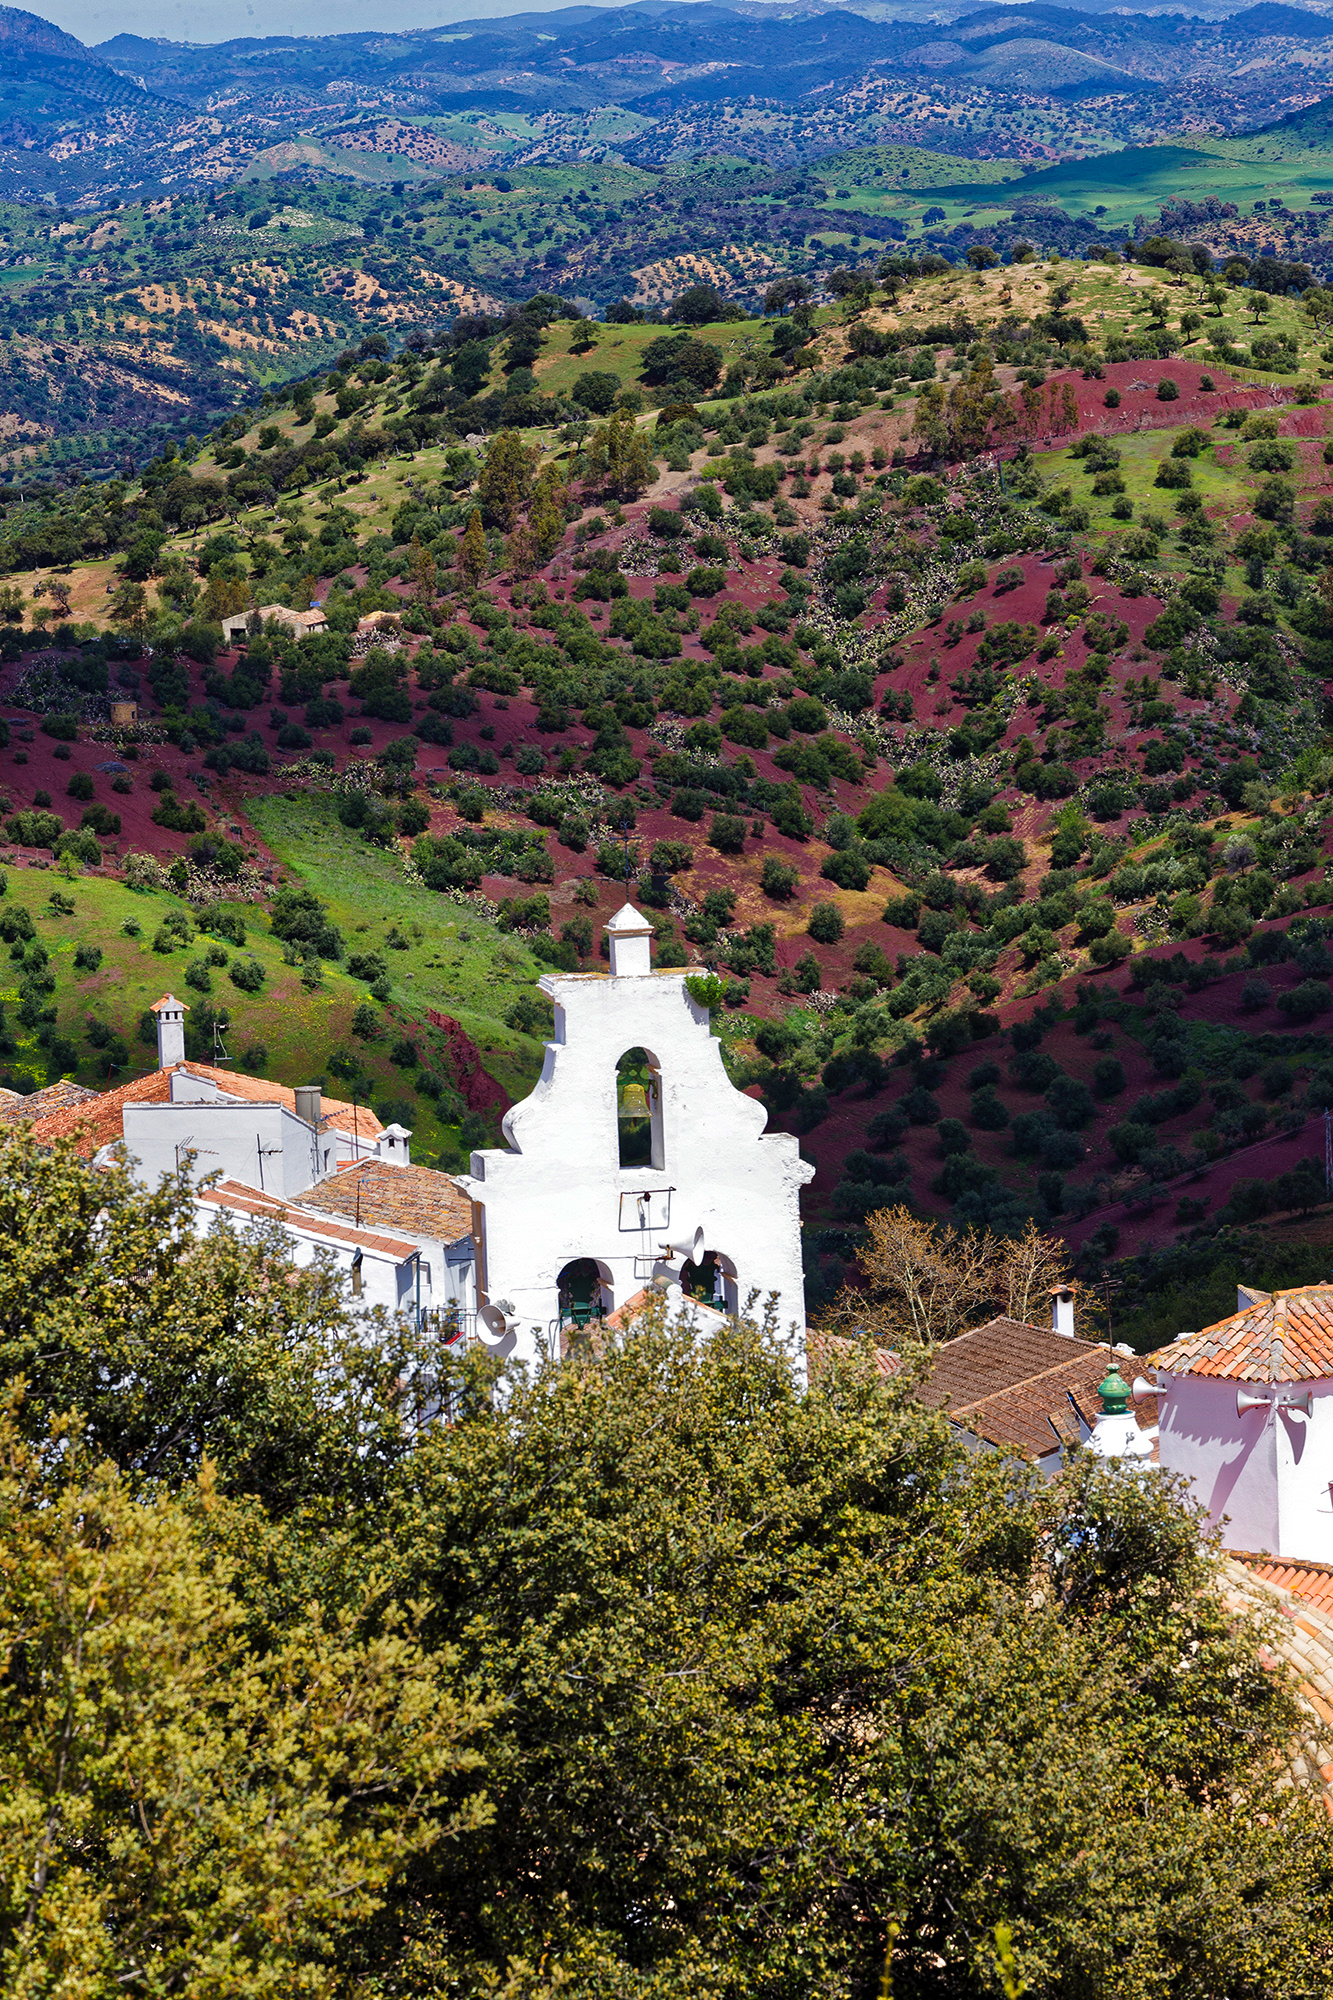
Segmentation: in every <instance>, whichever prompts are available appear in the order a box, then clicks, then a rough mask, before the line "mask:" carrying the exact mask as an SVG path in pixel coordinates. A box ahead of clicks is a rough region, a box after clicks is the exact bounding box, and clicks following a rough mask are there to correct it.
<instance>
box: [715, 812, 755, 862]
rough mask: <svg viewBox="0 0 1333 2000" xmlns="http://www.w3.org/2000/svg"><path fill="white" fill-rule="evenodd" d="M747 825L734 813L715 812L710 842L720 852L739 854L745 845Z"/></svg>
mask: <svg viewBox="0 0 1333 2000" xmlns="http://www.w3.org/2000/svg"><path fill="white" fill-rule="evenodd" d="M745 834H746V825H745V821H744V820H743V819H739V818H738V817H737V816H736V815H735V814H734V813H714V814H713V823H712V825H711V826H710V827H709V829H708V844H709V846H710V847H715V848H716V849H717V851H718V853H719V854H739V853H741V851H742V850H743V848H744V846H745Z"/></svg>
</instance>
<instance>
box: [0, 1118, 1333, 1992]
mask: <svg viewBox="0 0 1333 2000" xmlns="http://www.w3.org/2000/svg"><path fill="white" fill-rule="evenodd" d="M0 1230H3V1233H4V1241H5V1251H6V1256H5V1260H4V1264H3V1265H2V1266H0V1372H2V1373H3V1374H4V1375H5V1376H7V1377H8V1378H9V1381H10V1385H11V1386H10V1389H9V1391H8V1400H7V1402H6V1403H4V1404H3V1405H0V1411H2V1412H3V1414H2V1416H0V1631H2V1632H3V1654H0V1801H2V1802H3V1803H0V1983H3V1988H4V1991H5V1992H6V1993H13V1994H15V1995H20V1996H22V1997H23V2000H56V1996H59V2000H68V1996H79V2000H84V1996H86V1997H87V2000H103V1996H106V2000H109V1997H110V1995H111V1994H113V1993H121V1994H130V1995H134V1994H142V1995H144V1996H150V1995H151V1996H156V1995H164V1996H166V1995H171V1994H175V1993H180V1994H189V1995H191V1996H194V1995H200V1996H213V1995H217V1996H222V1995H228V1996H230V1995H241V1996H244V2000H249V1996H250V1995H252V1994H253V1995H259V1994H261V1993H262V1994H264V1995H265V1996H268V1995H273V1996H281V1997H282V2000H285V1997H286V1996H288V1995H291V1996H296V1995H306V1994H315V1995H319V1994H324V1993H329V1994H338V1995H349V1996H351V1995H355V1996H358V2000H363V1997H364V2000H398V1997H399V1996H403V2000H409V1996H411V2000H416V1996H422V2000H425V1996H431V2000H434V1996H439V2000H444V1997H445V1996H448V2000H474V1996H475V2000H482V1996H505V2000H555V1996H557V1995H560V1996H563V2000H585V1997H586V2000H686V1996H688V2000H696V1996H703V2000H712V1996H717V2000H808V1996H811V1995H816V1996H830V2000H832V1997H833V1996H837V2000H861V1996H863V1995H864V1996H866V2000H870V1996H872V1995H874V1994H876V1993H877V1992H878V1990H879V1986H880V1980H881V1976H882V1974H883V1970H884V1960H885V1954H886V1949H888V1947H889V1946H890V1943H891V1945H892V1977H893V1991H894V1993H895V1995H897V1996H900V1997H901V1996H902V1995H920V1996H923V2000H935V1996H939V2000H955V1996H958V2000H972V1996H976V2000H982V1996H987V1995H991V1994H994V1993H995V1992H996V1991H997V1986H998V1983H999V1980H1000V1977H1001V1975H1000V1973H999V1971H997V1967H998V1966H999V1965H1000V1963H1001V1956H1002V1952H1003V1951H1007V1950H1009V1949H1012V1953H1013V1958H1012V1963H1008V1962H1007V1961H1006V1962H1005V1963H1006V1970H1005V1972H1004V1976H1005V1977H1009V1978H1010V1981H1011V1983H1014V1982H1017V1981H1026V1982H1027V1984H1028V1989H1029V1990H1030V1991H1032V1992H1034V1993H1040V1994H1043V1995H1052V1996H1056V2000H1158V1996H1159V1995H1163V1994H1169V1995H1170V1996H1171V2000H1219V1997H1220V1996H1222V1995H1226V1996H1227V2000H1297V1996H1304V1995H1307V1994H1314V1993H1323V1992H1327V1991H1328V1990H1329V1987H1330V1967H1331V1966H1333V1957H1331V1955H1330V1880H1329V1860H1328V1854H1327V1833H1326V1829H1325V1827H1324V1823H1323V1819H1322V1814H1320V1813H1319V1811H1318V1809H1317V1807H1316V1804H1315V1802H1314V1801H1313V1800H1312V1799H1311V1797H1310V1795H1309V1794H1308V1793H1307V1792H1306V1791H1305V1790H1304V1789H1302V1788H1301V1787H1299V1786H1297V1785H1293V1784H1291V1783H1290V1782H1287V1783H1285V1784H1284V1783H1283V1778H1284V1772H1285V1762H1286V1745H1287V1743H1288V1741H1289V1740H1290V1737H1291V1734H1292V1731H1293V1727H1294V1711H1293V1706H1292V1702H1291V1698H1290V1695H1289V1691H1288V1687H1287V1684H1286V1681H1285V1678H1284V1676H1283V1675H1282V1674H1281V1673H1278V1672H1270V1671H1265V1669H1264V1667H1263V1665H1262V1664H1261V1661H1260V1657H1259V1651H1258V1637H1257V1635H1256V1633H1255V1631H1254V1630H1253V1628H1251V1627H1249V1626H1243V1627H1240V1628H1239V1629H1238V1628H1236V1627H1235V1626H1234V1625H1233V1623H1232V1621H1231V1620H1230V1619H1229V1618H1228V1616H1227V1615H1226V1614H1225V1612H1224V1610H1223V1608H1222V1605H1221V1603H1220V1601H1219V1599H1218V1596H1217V1593H1216V1589H1215V1586H1214V1579H1213V1558H1212V1554H1211V1552H1210V1551H1209V1550H1208V1549H1207V1548H1205V1547H1204V1546H1203V1545H1202V1544H1201V1543H1200V1540H1199V1536H1198V1531H1197V1526H1196V1524H1195V1522H1194V1520H1193V1519H1192V1518H1191V1517H1190V1515H1189V1514H1188V1513H1187V1512H1186V1511H1185V1510H1184V1509H1182V1507H1181V1506H1180V1505H1179V1504H1178V1502H1177V1500H1176V1498H1175V1496H1174V1494H1173V1493H1172V1491H1171V1490H1170V1489H1169V1488H1168V1487H1166V1486H1165V1485H1164V1484H1163V1483H1161V1482H1159V1481H1156V1480H1150V1481H1146V1482H1144V1483H1143V1484H1142V1485H1140V1484H1139V1483H1138V1482H1137V1481H1135V1480H1134V1479H1132V1478H1128V1477H1121V1476H1119V1475H1117V1474H1116V1473H1114V1472H1113V1471H1108V1470H1107V1469H1105V1468H1102V1467H1100V1466H1098V1465H1096V1464H1094V1463H1092V1462H1090V1461H1089V1462H1079V1463H1076V1464H1075V1466H1074V1467H1073V1468H1072V1469H1071V1470H1070V1471H1069V1472H1068V1473H1067V1474H1066V1475H1065V1476H1064V1477H1063V1478H1062V1479H1061V1480H1060V1481H1059V1482H1057V1483H1056V1485H1054V1486H1052V1487H1050V1488H1042V1487H1040V1485H1039V1484H1038V1482H1036V1481H1035V1479H1033V1478H1032V1477H1030V1476H1029V1475H1028V1474H1027V1473H1025V1472H1024V1471H1023V1469H1022V1468H1020V1467H1016V1466H1014V1465H1010V1464H1004V1463H1001V1462H1000V1461H999V1460H998V1459H997V1458H996V1457H994V1456H992V1455H989V1454H971V1453H968V1452H966V1451H964V1450H963V1449H961V1448H960V1446H959V1445H958V1443H957V1441H956V1440H955V1438H954V1437H953V1435H952V1433H951V1431H950V1429H949V1426H948V1424H947V1422H946V1420H945V1419H944V1418H943V1417H942V1416H941V1415H939V1414H938V1413H936V1412H932V1411H930V1410H928V1409H926V1408H924V1407H923V1406H921V1405H920V1404H919V1403H917V1402H915V1401H914V1400H913V1399H912V1395H911V1391H910V1385H909V1383H908V1382H907V1381H906V1380H905V1379H898V1380H895V1381H892V1382H885V1381H883V1380H882V1379H881V1378H880V1377H879V1375H878V1372H877V1371H876V1370H875V1369H874V1368H873V1367H872V1366H871V1365H870V1356H869V1355H868V1354H864V1353H862V1352H861V1350H860V1349H859V1348H857V1347H856V1346H854V1345H849V1346H848V1347H847V1348H846V1349H845V1350H843V1358H842V1359H840V1360H835V1361H832V1362H830V1363H829V1364H828V1365H827V1366H826V1368H825V1369H824V1372H823V1373H822V1374H821V1375H820V1376H819V1377H818V1378H817V1379H816V1381H815V1382H814V1383H813V1385H811V1386H809V1387H807V1386H806V1385H805V1383H804V1382H803V1380H802V1379H801V1376H800V1373H799V1371H798V1370H797V1369H796V1367H795V1366H794V1364H793V1362H792V1360H791V1357H790V1356H789V1355H788V1354H787V1352H786V1351H785V1349H784V1348H783V1347H782V1345H781V1343H780V1342H779V1341H778V1340H777V1339H776V1337H775V1336H774V1335H773V1334H772V1332H771V1331H770V1330H768V1329H765V1328H760V1327H758V1326H756V1325H754V1324H753V1323H751V1322H747V1321H742V1322H738V1323H735V1324H732V1325H729V1326H728V1327H726V1328H725V1329H724V1330H723V1331H722V1332H721V1333H720V1334H718V1335H717V1336H716V1337H715V1338H713V1339H710V1340H708V1341H702V1340H699V1339H696V1338H695V1337H694V1336H693V1334H692V1333H691V1332H690V1331H689V1330H688V1329H681V1328H672V1327H670V1326H668V1325H666V1324H664V1319H663V1314H662V1311H661V1309H660V1307H658V1308H655V1309H654V1310H653V1311H651V1312H650V1313H648V1314H647V1315H646V1316H645V1318H644V1320H643V1322H642V1323H641V1324H640V1325H639V1326H637V1327H636V1328H634V1329H632V1330H631V1332H630V1333H628V1334H626V1335H624V1336H621V1337H617V1339H616V1340H615V1341H613V1342H611V1343H609V1344H608V1345H607V1346H606V1347H605V1349H604V1350H601V1351H597V1352H592V1353H588V1354H586V1355H584V1356H583V1357H581V1358H573V1359H571V1360H569V1361H568V1362H566V1363H564V1364H563V1365H553V1366H551V1367H550V1368H548V1369H546V1370H544V1371H543V1372H542V1373H541V1374H540V1375H539V1376H538V1377H537V1378H535V1379H529V1378H527V1377H526V1376H525V1375H524V1374H523V1373H522V1372H521V1371H510V1372H503V1371H497V1367H496V1364H495V1363H494V1362H492V1361H489V1360H487V1359H486V1358H485V1357H480V1358H475V1359H472V1360H469V1361H467V1362H464V1363H463V1364H461V1365H460V1364H458V1363H456V1362H454V1361H453V1360H452V1359H451V1358H450V1356H449V1355H447V1354H432V1353H431V1352H429V1351H427V1350H424V1349H422V1348H421V1347H420V1346H419V1345H418V1344H417V1343H416V1342H415V1341H414V1340H413V1339H412V1338H411V1337H410V1336H409V1335H408V1334H406V1333H403V1332H400V1331H397V1330H394V1329H392V1328H391V1327H390V1326H389V1325H388V1324H385V1323H379V1324H377V1323H373V1322H372V1323H370V1324H366V1323H363V1322H359V1321H351V1320H349V1318H348V1317H347V1314H346V1308H345V1305H344V1302H343V1301H342V1299H341V1298H340V1296H339V1294H338V1291H337V1288H336V1286H335V1284H334V1282H333V1280H332V1279H331V1277H330V1276H329V1275H328V1274H326V1273H324V1272H321V1271H318V1270H317V1271H313V1272H311V1271H305V1272H302V1271H297V1270H294V1269H293V1267H292V1265H291V1261H290V1257H289V1255H288V1252H287V1248H286V1246H285V1245H284V1244H283V1242H282V1240H281V1238H280V1237H279V1236H277V1235H270V1234H265V1233H263V1232H257V1233H255V1234H253V1235H249V1234H248V1235H246V1236H244V1237H240V1236H237V1235H236V1234H235V1233H233V1232H232V1231H231V1230H230V1229H227V1228H225V1227H224V1228H217V1229H215V1230H214V1231H212V1232H211V1233H210V1234H209V1236H208V1237H207V1238H205V1239H203V1240H200V1239H199V1238H198V1237H197V1236H196V1235H195V1232H194V1224H193V1210H192V1204H191V1202H190V1198H189V1195H188V1193H187V1191H186V1190H185V1188H184V1187H183V1186H182V1185H181V1184H179V1183H177V1182H174V1181H170V1180H169V1181H167V1182H165V1183H164V1184H163V1186H162V1187H161V1188H160V1189H159V1190H158V1191H156V1192H154V1193H145V1192H144V1191H143V1190H141V1189H138V1188H136V1187H135V1186H134V1185H133V1184H132V1183H131V1182H129V1181H128V1179H127V1178H126V1177H125V1176H123V1175H122V1174H120V1173H118V1172H116V1171H115V1170H112V1171H111V1172H102V1171H92V1170H89V1169H88V1168H87V1167H86V1166H85V1165H84V1163H83V1162H81V1161H80V1160H79V1159H78V1158H77V1157H76V1156H75V1155H74V1154H73V1153H71V1152H69V1151H67V1150H61V1149H56V1150H54V1151H52V1152H50V1153H43V1152H40V1151H38V1150H37V1149H35V1148H34V1147H33V1146H32V1145H31V1144H30V1143H29V1142H28V1141H27V1140H26V1139H24V1138H23V1137H22V1136H13V1135H11V1136H8V1137H6V1138H4V1139H3V1140H0ZM928 1247H929V1246H928ZM936 1247H937V1248H940V1249H942V1250H944V1249H947V1247H948V1246H947V1245H945V1246H936ZM1003 1247H1004V1251H1005V1255H1006V1256H1008V1257H1012V1255H1013V1252H1014V1246H1003ZM1041 1265H1042V1255H1041V1246H1040V1243H1039V1242H1038V1243H1037V1244H1035V1245H1033V1246H1029V1250H1028V1252H1026V1253H1024V1255H1022V1256H1020V1257H1019V1258H1018V1259H1017V1261H1016V1262H1014V1263H1013V1266H1012V1270H1010V1267H1009V1266H1008V1265H1005V1267H1004V1268H1005V1269H1006V1270H1007V1271H1009V1276H1007V1277H1006V1278H1005V1284H1006V1286H1007V1285H1009V1284H1010V1283H1011V1282H1012V1284H1013V1285H1015V1286H1017V1287H1018V1288H1019V1289H1020V1290H1021V1288H1022V1286H1023V1284H1032V1283H1035V1282H1036V1277H1037V1276H1040V1275H1041V1269H1040V1267H1041ZM998 1268H999V1266H998V1265H997V1269H998ZM992 1275H993V1274H992ZM1008 1296H1009V1294H1008V1292H1007V1291H1006V1293H1005V1297H1006V1298H1007V1297H1008ZM23 1382H26V1387H23V1386H20V1384H21V1383H23ZM440 1407H444V1408H445V1409H447V1410H448V1412H449V1413H450V1415H451V1417H452V1422H451V1423H449V1424H445V1423H434V1424H431V1423H427V1422H425V1421H424V1419H425V1418H426V1417H428V1416H429V1414H430V1412H431V1411H432V1409H438V1408H440ZM70 1413H72V1414H70ZM400 1606H402V1607H408V1609H407V1610H406V1611H400V1610H399V1609H398V1608H397V1607H400ZM474 1750H475V1751H478V1752H480V1754H481V1756H482V1757H483V1758H484V1760H485V1761H484V1765H483V1766H482V1767H481V1768H479V1769H476V1770H474V1769H473V1768H471V1765H472V1761H473V1751H474ZM1006 1937H1008V1938H1009V1939H1010V1940H1011V1944H1010V1945H1006V1944H1005V1943H1004V1940H1005V1938H1006Z"/></svg>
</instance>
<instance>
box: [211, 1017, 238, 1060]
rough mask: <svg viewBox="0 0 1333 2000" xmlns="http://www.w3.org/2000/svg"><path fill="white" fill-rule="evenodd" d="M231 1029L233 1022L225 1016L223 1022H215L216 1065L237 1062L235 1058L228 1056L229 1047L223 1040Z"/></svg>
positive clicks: (214, 1056) (214, 1047) (214, 1049)
mask: <svg viewBox="0 0 1333 2000" xmlns="http://www.w3.org/2000/svg"><path fill="white" fill-rule="evenodd" d="M230 1027H231V1022H230V1021H229V1020H227V1018H226V1017H225V1015H224V1016H223V1018H222V1019H221V1020H217V1019H215V1020H214V1022H213V1061H214V1062H215V1063H229V1062H233V1061H234V1060H235V1058H234V1057H233V1056H229V1055H228V1054H227V1045H226V1043H225V1042H224V1041H223V1039H222V1037H223V1036H224V1035H225V1034H226V1033H227V1031H228V1029H229V1028H230Z"/></svg>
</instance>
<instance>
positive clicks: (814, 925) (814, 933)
mask: <svg viewBox="0 0 1333 2000" xmlns="http://www.w3.org/2000/svg"><path fill="white" fill-rule="evenodd" d="M846 928H847V926H846V924H845V923H844V921H843V915H842V911H841V910H840V909H839V908H838V906H837V904H836V903H816V904H815V906H814V908H813V909H812V910H811V912H810V921H809V923H808V924H807V925H806V929H807V931H808V932H809V934H810V936H811V937H812V938H813V939H814V940H815V943H816V944H837V943H838V941H839V940H840V938H841V937H842V934H843V932H844V930H845V929H846Z"/></svg>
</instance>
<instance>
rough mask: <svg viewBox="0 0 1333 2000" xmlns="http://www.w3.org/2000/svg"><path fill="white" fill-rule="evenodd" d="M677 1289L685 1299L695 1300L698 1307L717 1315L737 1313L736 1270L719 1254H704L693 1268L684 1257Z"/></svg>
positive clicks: (716, 1251)
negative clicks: (711, 1308)
mask: <svg viewBox="0 0 1333 2000" xmlns="http://www.w3.org/2000/svg"><path fill="white" fill-rule="evenodd" d="M680 1288H681V1290H682V1292H683V1293H684V1294H685V1296H686V1298H689V1299H697V1300H698V1302H699V1304H700V1305H704V1306H712V1307H713V1308H714V1310H715V1311H717V1312H723V1313H735V1312H738V1311H739V1310H740V1294H739V1292H738V1290H737V1283H736V1266H735V1265H734V1264H733V1263H732V1261H731V1259H730V1257H726V1256H724V1255H723V1254H722V1252H721V1251H720V1250H705V1251H704V1254H703V1256H702V1258H701V1259H700V1261H699V1262H698V1263H697V1264H695V1263H693V1262H692V1261H691V1260H690V1259H689V1258H688V1257H687V1258H686V1259H685V1260H684V1264H683V1267H682V1271H681V1280H680Z"/></svg>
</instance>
